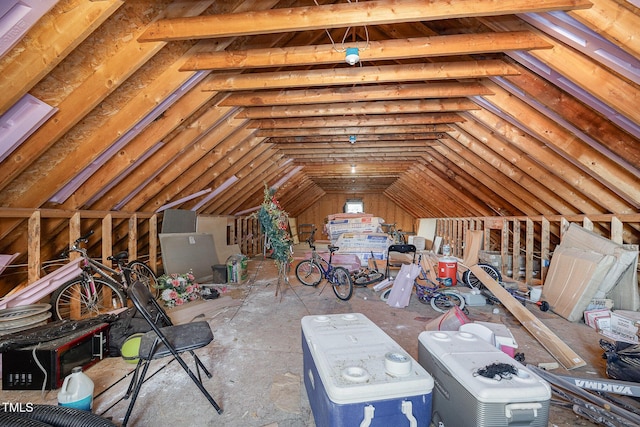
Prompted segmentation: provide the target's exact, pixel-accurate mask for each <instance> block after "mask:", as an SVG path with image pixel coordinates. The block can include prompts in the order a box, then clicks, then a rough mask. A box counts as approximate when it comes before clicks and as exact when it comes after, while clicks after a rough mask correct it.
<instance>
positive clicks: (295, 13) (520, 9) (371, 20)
mask: <svg viewBox="0 0 640 427" xmlns="http://www.w3.org/2000/svg"><path fill="white" fill-rule="evenodd" d="M590 6H591V3H590V2H588V1H586V0H538V1H536V2H531V1H529V0H511V1H509V2H504V1H501V0H458V1H456V2H455V3H451V2H439V1H438V2H435V1H429V0H381V1H368V2H359V3H358V2H354V3H341V4H329V5H322V6H306V7H295V8H281V9H271V10H267V11H248V12H238V13H228V14H218V15H207V16H197V17H185V18H174V19H160V20H158V21H155V22H153V23H151V24H150V25H149V27H147V29H146V31H145V32H144V34H142V35H141V36H140V37H139V38H138V41H139V42H149V41H173V40H188V39H198V38H215V37H232V36H246V35H255V34H270V33H288V32H292V31H308V30H319V29H326V28H340V27H350V26H353V27H355V26H363V25H381V24H392V23H401V22H420V21H433V20H439V19H451V18H462V17H474V16H495V15H509V14H515V13H527V12H549V11H554V10H570V9H580V8H588V7H590Z"/></svg>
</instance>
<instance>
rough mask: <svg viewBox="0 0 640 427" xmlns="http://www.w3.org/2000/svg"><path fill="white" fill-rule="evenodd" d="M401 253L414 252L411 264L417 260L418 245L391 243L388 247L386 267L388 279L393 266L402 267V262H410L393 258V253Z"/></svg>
mask: <svg viewBox="0 0 640 427" xmlns="http://www.w3.org/2000/svg"><path fill="white" fill-rule="evenodd" d="M393 252H395V253H401V254H409V253H413V257H412V259H411V264H413V263H415V262H416V252H417V249H416V246H415V245H408V244H397V245H390V246H389V247H388V248H387V266H386V267H385V277H386V278H387V279H388V278H389V277H390V276H389V274H390V270H391V267H394V268H400V267H401V266H402V264H408V263H407V262H401V261H398V260H391V253H393Z"/></svg>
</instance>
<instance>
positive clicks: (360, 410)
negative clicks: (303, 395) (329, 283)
mask: <svg viewBox="0 0 640 427" xmlns="http://www.w3.org/2000/svg"><path fill="white" fill-rule="evenodd" d="M301 323H302V351H303V367H304V384H305V388H306V390H307V396H308V397H309V403H310V404H311V410H312V411H313V417H314V419H315V423H316V427H338V426H362V427H367V426H370V427H389V426H394V427H401V426H410V427H428V426H429V424H430V422H431V391H432V389H433V378H431V375H429V373H427V371H426V370H425V369H424V368H422V366H420V364H418V363H417V362H416V361H415V359H413V358H412V357H411V356H409V354H407V352H406V351H404V350H403V349H402V348H401V347H400V346H399V345H398V344H397V343H396V342H395V341H393V340H392V339H391V337H389V336H388V335H387V334H386V333H384V332H383V331H382V329H380V328H379V327H378V326H376V325H375V324H374V323H373V322H372V321H371V320H369V319H368V318H367V317H365V316H364V315H362V314H360V313H353V314H335V315H326V316H305V317H303V318H302V322H301Z"/></svg>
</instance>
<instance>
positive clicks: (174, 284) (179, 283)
mask: <svg viewBox="0 0 640 427" xmlns="http://www.w3.org/2000/svg"><path fill="white" fill-rule="evenodd" d="M158 289H161V290H162V293H161V294H160V298H161V299H162V301H163V302H164V305H165V307H175V306H176V305H182V304H184V303H186V302H189V301H194V300H196V299H198V297H199V296H200V285H199V284H198V283H197V282H196V280H195V277H194V276H193V274H192V273H186V274H176V273H173V274H163V275H162V276H160V277H158Z"/></svg>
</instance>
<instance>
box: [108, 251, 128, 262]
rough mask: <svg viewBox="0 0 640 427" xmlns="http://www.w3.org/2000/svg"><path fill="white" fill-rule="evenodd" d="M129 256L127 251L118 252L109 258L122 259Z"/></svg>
mask: <svg viewBox="0 0 640 427" xmlns="http://www.w3.org/2000/svg"><path fill="white" fill-rule="evenodd" d="M127 258H129V253H128V252H127V251H122V252H118V253H117V254H115V255H111V256H110V257H108V258H107V259H110V260H116V261H121V260H123V259H127Z"/></svg>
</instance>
